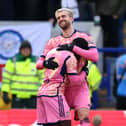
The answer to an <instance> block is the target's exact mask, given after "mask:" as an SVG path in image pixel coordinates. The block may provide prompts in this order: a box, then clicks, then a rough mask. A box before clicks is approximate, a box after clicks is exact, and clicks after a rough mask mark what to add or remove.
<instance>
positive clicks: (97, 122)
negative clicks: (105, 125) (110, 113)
mask: <svg viewBox="0 0 126 126" xmlns="http://www.w3.org/2000/svg"><path fill="white" fill-rule="evenodd" d="M92 123H93V126H101V123H102V118H101V116H100V115H95V116H94V117H93V120H92Z"/></svg>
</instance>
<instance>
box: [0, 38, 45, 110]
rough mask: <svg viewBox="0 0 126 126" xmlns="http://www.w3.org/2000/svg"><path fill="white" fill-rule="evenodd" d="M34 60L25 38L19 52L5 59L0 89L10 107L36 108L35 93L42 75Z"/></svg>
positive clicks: (29, 45)
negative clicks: (10, 104) (10, 95)
mask: <svg viewBox="0 0 126 126" xmlns="http://www.w3.org/2000/svg"><path fill="white" fill-rule="evenodd" d="M36 60H37V58H36V57H35V56H33V55H32V47H31V44H30V43H29V42H28V41H27V40H25V41H24V42H22V44H21V46H20V49H19V53H18V54H16V56H14V57H12V58H11V59H9V60H8V61H7V63H6V65H5V69H4V71H3V78H2V87H1V91H2V92H3V100H4V102H5V103H6V104H9V103H10V102H11V101H12V108H36V94H37V90H38V88H39V86H40V84H41V82H42V75H43V74H42V71H38V70H36V65H35V64H36ZM9 93H11V94H12V99H10V97H9Z"/></svg>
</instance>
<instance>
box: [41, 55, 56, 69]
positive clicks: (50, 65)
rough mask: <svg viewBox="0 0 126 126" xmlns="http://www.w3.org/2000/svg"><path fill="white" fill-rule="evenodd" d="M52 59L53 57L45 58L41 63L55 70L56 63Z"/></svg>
mask: <svg viewBox="0 0 126 126" xmlns="http://www.w3.org/2000/svg"><path fill="white" fill-rule="evenodd" d="M53 60H54V57H51V58H49V59H48V60H45V61H44V63H43V65H44V67H46V68H48V69H52V70H55V69H56V68H57V67H58V63H57V62H55V61H53Z"/></svg>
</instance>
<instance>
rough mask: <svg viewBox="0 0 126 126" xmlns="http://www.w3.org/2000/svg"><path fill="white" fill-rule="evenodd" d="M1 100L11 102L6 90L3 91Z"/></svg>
mask: <svg viewBox="0 0 126 126" xmlns="http://www.w3.org/2000/svg"><path fill="white" fill-rule="evenodd" d="M3 101H4V102H5V103H6V104H9V103H10V102H11V99H10V98H9V95H8V93H7V92H3Z"/></svg>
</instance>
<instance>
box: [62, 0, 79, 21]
mask: <svg viewBox="0 0 126 126" xmlns="http://www.w3.org/2000/svg"><path fill="white" fill-rule="evenodd" d="M61 7H62V8H69V9H71V10H72V11H73V15H74V19H75V20H79V18H80V14H79V8H78V1H77V0H61Z"/></svg>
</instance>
